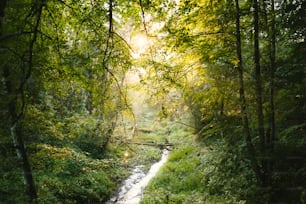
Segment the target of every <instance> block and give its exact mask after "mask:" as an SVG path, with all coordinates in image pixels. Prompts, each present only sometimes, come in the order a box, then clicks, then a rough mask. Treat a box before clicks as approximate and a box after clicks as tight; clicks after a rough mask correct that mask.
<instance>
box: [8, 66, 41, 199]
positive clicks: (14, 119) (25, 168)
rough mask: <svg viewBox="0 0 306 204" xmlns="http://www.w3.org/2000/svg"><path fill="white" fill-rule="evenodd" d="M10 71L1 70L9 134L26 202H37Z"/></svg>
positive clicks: (16, 95) (16, 96)
mask: <svg viewBox="0 0 306 204" xmlns="http://www.w3.org/2000/svg"><path fill="white" fill-rule="evenodd" d="M9 76H10V72H9V68H8V67H5V69H4V72H3V77H4V79H5V86H6V91H7V94H8V96H9V98H11V100H10V101H9V103H8V107H7V109H8V111H7V115H8V119H9V127H8V128H9V129H10V135H11V138H12V140H13V143H14V147H15V150H16V154H17V158H18V160H19V161H20V162H21V164H22V173H23V178H24V184H25V190H26V196H27V202H28V203H37V193H36V187H35V183H34V179H33V176H32V170H31V165H30V162H29V159H28V155H27V152H26V148H25V144H24V141H23V137H22V133H21V132H22V131H21V120H20V119H21V116H22V115H18V113H17V103H18V102H17V99H18V95H19V94H17V93H16V91H14V89H13V87H12V83H11V81H10V80H9Z"/></svg>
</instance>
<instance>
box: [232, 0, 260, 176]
mask: <svg viewBox="0 0 306 204" xmlns="http://www.w3.org/2000/svg"><path fill="white" fill-rule="evenodd" d="M235 6H236V54H237V59H238V65H237V68H238V72H239V86H240V91H239V95H240V105H241V115H242V121H243V127H244V132H245V141H246V144H247V150H248V154H249V157H250V160H251V164H252V169H253V171H254V173H255V175H256V178H257V180H258V181H260V180H261V177H262V174H261V170H260V167H259V165H258V161H257V159H256V152H255V148H254V145H253V142H252V137H251V132H250V128H249V120H248V116H247V105H246V99H245V91H244V79H243V63H242V52H241V33H240V7H239V0H235Z"/></svg>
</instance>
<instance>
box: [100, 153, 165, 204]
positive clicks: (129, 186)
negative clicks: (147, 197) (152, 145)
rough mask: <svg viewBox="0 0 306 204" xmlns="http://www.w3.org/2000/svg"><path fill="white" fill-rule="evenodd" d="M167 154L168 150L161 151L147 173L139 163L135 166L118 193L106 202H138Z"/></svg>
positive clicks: (108, 203)
mask: <svg viewBox="0 0 306 204" xmlns="http://www.w3.org/2000/svg"><path fill="white" fill-rule="evenodd" d="M168 156H169V150H167V149H164V150H163V151H162V157H161V159H160V160H159V161H158V162H156V163H154V164H153V165H152V166H151V168H150V170H149V171H148V173H147V174H145V173H144V172H143V171H142V170H141V168H142V166H141V165H138V166H136V167H135V168H134V169H133V170H132V173H131V176H130V177H128V178H127V179H126V180H125V181H124V182H123V184H122V187H121V188H120V191H119V193H118V194H117V195H116V196H114V197H112V198H111V199H110V200H109V201H108V202H106V204H137V203H139V202H140V200H141V197H142V194H143V190H144V188H145V187H146V185H147V184H148V183H149V182H150V180H151V179H152V178H153V177H154V176H155V175H156V174H157V173H158V171H159V170H160V168H161V167H162V166H163V165H164V164H165V163H166V161H167V159H168Z"/></svg>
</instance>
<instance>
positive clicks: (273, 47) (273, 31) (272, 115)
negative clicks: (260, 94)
mask: <svg viewBox="0 0 306 204" xmlns="http://www.w3.org/2000/svg"><path fill="white" fill-rule="evenodd" d="M274 7H275V5H274V0H271V13H272V16H271V18H272V19H271V26H270V27H271V37H270V66H271V67H270V128H271V137H270V149H271V150H273V148H274V143H275V139H276V138H275V134H276V133H275V104H274V80H275V79H274V78H275V77H274V75H275V65H276V64H275V55H276V29H275V23H276V22H275V8H274Z"/></svg>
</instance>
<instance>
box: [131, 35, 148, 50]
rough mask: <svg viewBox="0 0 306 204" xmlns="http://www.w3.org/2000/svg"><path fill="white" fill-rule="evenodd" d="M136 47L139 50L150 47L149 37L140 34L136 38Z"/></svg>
mask: <svg viewBox="0 0 306 204" xmlns="http://www.w3.org/2000/svg"><path fill="white" fill-rule="evenodd" d="M134 41H135V42H134V45H135V47H136V48H137V49H141V48H144V47H146V46H147V45H148V39H147V36H145V35H143V34H138V35H136V36H135V37H134Z"/></svg>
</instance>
